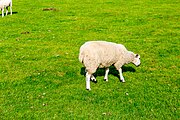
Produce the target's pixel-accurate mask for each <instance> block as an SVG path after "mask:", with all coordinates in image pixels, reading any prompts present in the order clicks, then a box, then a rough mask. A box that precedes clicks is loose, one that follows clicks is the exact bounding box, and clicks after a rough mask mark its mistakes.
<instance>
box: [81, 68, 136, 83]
mask: <svg viewBox="0 0 180 120" xmlns="http://www.w3.org/2000/svg"><path fill="white" fill-rule="evenodd" d="M122 69H123V72H136V70H135V69H134V68H133V67H131V66H123V67H122ZM80 74H81V75H84V76H86V72H85V67H82V68H81V72H80ZM93 75H94V77H97V76H104V75H105V69H104V68H98V69H97V71H96V73H94V74H93ZM109 75H113V76H115V77H117V78H118V79H119V80H120V78H119V72H118V71H117V70H116V68H115V67H114V66H111V67H110V68H109Z"/></svg>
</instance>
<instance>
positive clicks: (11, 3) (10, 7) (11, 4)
mask: <svg viewBox="0 0 180 120" xmlns="http://www.w3.org/2000/svg"><path fill="white" fill-rule="evenodd" d="M10 12H11V15H12V3H11V5H10Z"/></svg>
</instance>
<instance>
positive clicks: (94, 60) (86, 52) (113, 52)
mask: <svg viewBox="0 0 180 120" xmlns="http://www.w3.org/2000/svg"><path fill="white" fill-rule="evenodd" d="M79 61H80V62H81V63H82V64H83V65H84V67H85V71H86V89H87V90H91V88H90V80H92V81H95V82H96V78H95V77H94V76H93V73H95V72H96V70H97V68H105V76H104V80H105V81H108V73H109V67H110V66H111V65H114V66H115V68H116V69H117V70H118V71H119V75H120V80H121V81H122V82H125V80H124V77H123V75H122V66H123V65H124V64H128V63H133V64H134V65H136V66H139V65H140V63H141V62H140V55H139V54H134V53H133V52H131V51H128V50H127V49H126V48H125V46H124V45H122V44H116V43H113V42H106V41H88V42H86V43H84V44H83V45H82V46H81V47H80V52H79Z"/></svg>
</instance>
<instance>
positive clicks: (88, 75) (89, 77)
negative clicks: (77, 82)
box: [86, 72, 91, 90]
mask: <svg viewBox="0 0 180 120" xmlns="http://www.w3.org/2000/svg"><path fill="white" fill-rule="evenodd" d="M90 79H91V74H89V73H88V72H87V73H86V89H87V90H91V88H90Z"/></svg>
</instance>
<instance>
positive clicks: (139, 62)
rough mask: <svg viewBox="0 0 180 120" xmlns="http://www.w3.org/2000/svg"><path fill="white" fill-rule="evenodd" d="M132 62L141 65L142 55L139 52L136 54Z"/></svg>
mask: <svg viewBox="0 0 180 120" xmlns="http://www.w3.org/2000/svg"><path fill="white" fill-rule="evenodd" d="M132 63H133V64H134V65H136V66H139V65H140V64H141V61H140V55H139V54H136V55H135V57H134V59H133V61H132Z"/></svg>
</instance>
